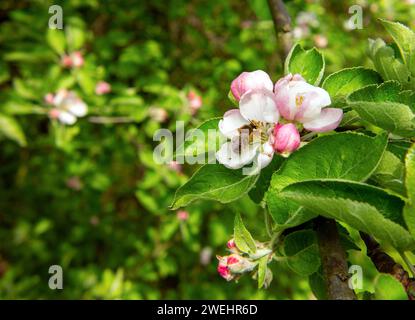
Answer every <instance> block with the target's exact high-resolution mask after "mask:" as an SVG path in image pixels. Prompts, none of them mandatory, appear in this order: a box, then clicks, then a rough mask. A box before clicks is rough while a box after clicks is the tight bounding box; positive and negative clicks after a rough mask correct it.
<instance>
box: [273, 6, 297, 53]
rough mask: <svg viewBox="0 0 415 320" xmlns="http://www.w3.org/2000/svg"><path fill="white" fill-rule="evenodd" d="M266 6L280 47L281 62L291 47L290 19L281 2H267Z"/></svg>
mask: <svg viewBox="0 0 415 320" xmlns="http://www.w3.org/2000/svg"><path fill="white" fill-rule="evenodd" d="M268 6H269V9H270V11H271V16H272V20H273V21H274V28H275V33H276V35H277V44H278V45H279V46H280V47H279V49H280V50H279V51H280V56H281V60H282V61H284V60H285V57H286V56H287V55H288V53H289V52H290V50H291V47H292V44H293V43H292V32H291V18H290V15H289V14H288V11H287V9H286V8H285V5H284V2H283V1H282V0H268Z"/></svg>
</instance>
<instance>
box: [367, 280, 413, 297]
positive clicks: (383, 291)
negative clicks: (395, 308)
mask: <svg viewBox="0 0 415 320" xmlns="http://www.w3.org/2000/svg"><path fill="white" fill-rule="evenodd" d="M375 297H376V300H408V295H407V294H406V292H405V289H404V287H403V285H402V283H400V282H399V281H398V280H397V279H395V278H394V277H393V276H392V275H390V274H380V275H379V276H378V278H377V280H376V284H375Z"/></svg>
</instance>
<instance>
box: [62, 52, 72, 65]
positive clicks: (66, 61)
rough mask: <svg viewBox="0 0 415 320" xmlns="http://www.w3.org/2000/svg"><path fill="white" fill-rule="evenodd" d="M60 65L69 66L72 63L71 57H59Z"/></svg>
mask: <svg viewBox="0 0 415 320" xmlns="http://www.w3.org/2000/svg"><path fill="white" fill-rule="evenodd" d="M61 65H62V66H63V67H64V68H71V67H72V65H73V61H72V57H71V56H70V55H67V54H65V55H63V56H62V58H61Z"/></svg>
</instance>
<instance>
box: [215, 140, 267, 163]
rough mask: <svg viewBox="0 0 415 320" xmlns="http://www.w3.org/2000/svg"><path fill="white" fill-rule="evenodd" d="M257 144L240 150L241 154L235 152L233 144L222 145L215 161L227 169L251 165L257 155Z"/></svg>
mask: <svg viewBox="0 0 415 320" xmlns="http://www.w3.org/2000/svg"><path fill="white" fill-rule="evenodd" d="M258 148H259V145H258V144H255V145H248V146H245V147H244V148H242V150H241V152H240V153H239V152H236V150H235V149H236V148H235V144H234V143H233V142H226V143H224V144H223V145H222V146H221V148H220V149H219V151H218V152H216V159H217V160H218V161H219V163H221V164H223V165H224V166H225V167H227V168H229V169H240V168H242V167H243V166H245V165H247V164H248V163H251V162H252V161H253V159H254V158H255V156H256V154H257V150H258Z"/></svg>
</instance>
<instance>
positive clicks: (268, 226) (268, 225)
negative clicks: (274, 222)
mask: <svg viewBox="0 0 415 320" xmlns="http://www.w3.org/2000/svg"><path fill="white" fill-rule="evenodd" d="M264 220H265V228H266V230H267V234H268V236H269V237H270V238H272V226H271V221H270V219H269V214H268V212H267V210H266V209H264Z"/></svg>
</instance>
